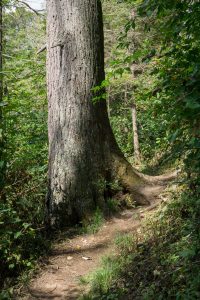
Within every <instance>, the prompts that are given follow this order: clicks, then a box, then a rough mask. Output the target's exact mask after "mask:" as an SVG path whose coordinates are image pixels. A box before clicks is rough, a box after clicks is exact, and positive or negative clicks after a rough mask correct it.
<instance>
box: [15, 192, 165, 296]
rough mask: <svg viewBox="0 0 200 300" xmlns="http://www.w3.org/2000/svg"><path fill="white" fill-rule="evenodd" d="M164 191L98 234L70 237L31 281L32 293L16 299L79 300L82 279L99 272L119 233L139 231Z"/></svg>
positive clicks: (157, 193) (127, 212) (124, 214)
mask: <svg viewBox="0 0 200 300" xmlns="http://www.w3.org/2000/svg"><path fill="white" fill-rule="evenodd" d="M163 189H164V187H163V186H162V188H161V187H160V186H156V187H154V188H153V187H151V188H150V189H149V190H146V191H145V193H148V194H149V196H150V198H151V205H150V206H147V207H144V208H138V209H131V210H125V211H123V212H121V213H119V214H118V216H115V217H113V218H111V219H110V220H108V221H106V222H105V224H104V226H103V227H102V228H101V229H100V231H99V232H98V233H96V234H95V235H94V234H90V235H80V236H76V237H73V238H70V239H67V238H66V240H65V241H63V242H61V243H58V244H56V245H54V247H53V249H52V251H51V254H50V256H49V258H48V262H47V263H46V265H45V266H44V267H43V269H42V270H41V271H40V273H39V274H38V275H36V276H35V278H33V279H32V280H31V282H30V285H29V287H28V293H27V294H26V295H25V296H22V295H21V296H19V297H17V298H16V299H23V300H32V299H54V300H57V299H59V300H60V299H69V300H71V299H78V297H79V296H80V295H82V294H83V293H84V287H83V286H81V285H79V279H80V277H81V276H83V275H86V274H89V273H91V272H92V271H94V270H95V269H97V268H98V266H99V265H100V262H101V258H102V257H103V256H104V255H105V254H109V253H112V251H113V242H114V239H115V237H116V235H117V234H120V233H128V232H134V230H137V228H138V227H139V226H140V224H141V222H142V219H143V218H144V215H147V214H150V213H151V212H152V210H154V209H155V208H156V207H157V206H158V204H159V203H160V201H161V199H162V198H161V197H162V196H158V195H159V194H160V193H161V191H162V190H163ZM152 195H153V197H152Z"/></svg>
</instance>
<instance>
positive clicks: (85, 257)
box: [82, 256, 92, 260]
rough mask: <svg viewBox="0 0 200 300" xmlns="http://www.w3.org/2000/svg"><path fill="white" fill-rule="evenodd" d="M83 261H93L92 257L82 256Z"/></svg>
mask: <svg viewBox="0 0 200 300" xmlns="http://www.w3.org/2000/svg"><path fill="white" fill-rule="evenodd" d="M82 259H84V260H92V258H91V257H87V256H82Z"/></svg>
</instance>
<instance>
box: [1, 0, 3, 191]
mask: <svg viewBox="0 0 200 300" xmlns="http://www.w3.org/2000/svg"><path fill="white" fill-rule="evenodd" d="M2 52H3V4H2V0H0V191H1V190H2V188H3V182H4V161H3V151H4V149H3V147H4V143H3V142H4V141H3V112H2V106H1V103H2V102H3V53H2Z"/></svg>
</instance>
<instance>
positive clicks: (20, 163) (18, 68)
mask: <svg viewBox="0 0 200 300" xmlns="http://www.w3.org/2000/svg"><path fill="white" fill-rule="evenodd" d="M4 28H5V31H4V54H3V55H4V71H3V72H4V95H3V103H4V104H5V105H3V106H1V107H2V111H3V118H4V132H3V134H4V137H5V139H4V145H3V147H4V152H6V156H5V155H4V161H5V162H4V166H6V178H5V184H4V189H3V190H1V195H0V198H1V205H0V227H1V228H0V257H1V260H0V261H1V262H0V269H1V276H0V285H1V287H2V286H3V284H4V287H5V289H6V288H7V284H6V282H7V283H8V285H12V280H10V279H8V278H14V279H15V278H16V277H17V276H18V275H20V274H21V273H22V271H24V270H29V269H31V268H33V266H34V262H35V260H36V258H38V257H39V256H40V255H41V254H42V253H44V251H46V250H47V248H48V243H47V242H46V240H45V238H44V234H43V233H42V231H43V229H44V211H45V210H44V206H45V203H44V202H45V194H46V172H47V153H48V150H47V148H48V146H47V126H46V121H47V100H46V91H45V88H46V84H45V56H44V55H41V56H36V52H37V50H38V48H39V47H40V46H41V45H42V43H43V39H44V35H45V31H44V30H45V24H44V20H42V19H41V18H40V17H38V16H36V15H35V14H33V13H32V12H28V11H27V10H25V9H24V8H17V9H15V10H13V9H12V10H6V11H5V13H4ZM33 28H34V30H33ZM0 160H1V159H0ZM8 292H9V291H8ZM6 293H7V292H6V291H4V292H2V293H1V294H0V297H3V299H4V298H5V299H6V297H7V296H6Z"/></svg>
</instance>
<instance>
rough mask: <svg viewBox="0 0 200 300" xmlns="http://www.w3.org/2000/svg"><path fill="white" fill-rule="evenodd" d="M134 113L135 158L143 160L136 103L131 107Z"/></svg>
mask: <svg viewBox="0 0 200 300" xmlns="http://www.w3.org/2000/svg"><path fill="white" fill-rule="evenodd" d="M131 114H132V125H133V147H134V158H135V162H137V163H140V162H141V154H140V145H139V138H138V127H137V110H136V105H135V104H133V105H132V107H131Z"/></svg>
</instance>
